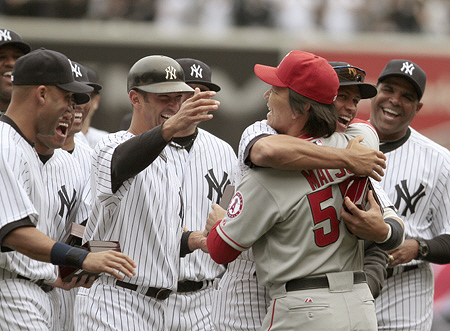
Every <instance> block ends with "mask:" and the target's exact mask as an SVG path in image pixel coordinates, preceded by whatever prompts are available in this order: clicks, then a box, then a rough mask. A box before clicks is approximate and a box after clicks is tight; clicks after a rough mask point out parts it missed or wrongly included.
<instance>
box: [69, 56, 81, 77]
mask: <svg viewBox="0 0 450 331" xmlns="http://www.w3.org/2000/svg"><path fill="white" fill-rule="evenodd" d="M69 63H70V67H71V68H72V73H73V74H74V75H75V78H78V77H83V74H82V73H81V68H80V66H79V65H78V64H76V63H73V62H72V61H70V60H69Z"/></svg>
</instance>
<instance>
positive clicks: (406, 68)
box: [400, 62, 415, 76]
mask: <svg viewBox="0 0 450 331" xmlns="http://www.w3.org/2000/svg"><path fill="white" fill-rule="evenodd" d="M414 69H415V68H414V64H413V63H409V62H403V67H402V68H401V69H400V71H403V72H405V74H408V75H411V76H412V75H413V71H414Z"/></svg>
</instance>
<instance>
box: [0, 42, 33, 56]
mask: <svg viewBox="0 0 450 331" xmlns="http://www.w3.org/2000/svg"><path fill="white" fill-rule="evenodd" d="M5 46H14V47H17V48H19V49H20V50H21V51H23V52H24V53H25V54H27V53H30V51H31V46H30V45H28V44H27V43H24V42H20V41H10V42H6V43H3V44H1V45H0V48H2V47H5Z"/></svg>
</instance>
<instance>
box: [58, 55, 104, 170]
mask: <svg viewBox="0 0 450 331" xmlns="http://www.w3.org/2000/svg"><path fill="white" fill-rule="evenodd" d="M71 66H72V72H73V75H74V77H75V80H76V81H77V82H81V83H84V84H88V85H89V86H91V87H92V88H94V91H96V90H100V89H101V88H102V87H101V85H99V84H98V83H95V82H91V81H90V80H89V77H88V71H87V68H86V67H85V66H83V65H81V64H79V63H77V62H74V61H72V62H71ZM91 93H92V92H91ZM91 93H90V94H91ZM90 108H91V100H90V99H89V102H86V103H85V104H82V105H77V106H76V107H75V115H74V121H73V124H72V129H71V130H70V131H69V133H68V135H67V138H66V142H65V143H64V146H63V149H64V150H66V151H68V152H69V153H71V154H72V155H73V156H74V157H75V158H76V159H77V160H78V161H79V162H80V164H81V165H82V166H83V170H84V178H86V179H87V178H89V175H90V173H91V154H92V148H91V147H90V146H89V142H88V141H87V139H86V137H85V136H84V134H83V133H82V132H81V128H82V127H83V123H84V120H85V118H86V116H87V114H88V113H89V111H90Z"/></svg>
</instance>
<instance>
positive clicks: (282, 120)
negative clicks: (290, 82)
mask: <svg viewBox="0 0 450 331" xmlns="http://www.w3.org/2000/svg"><path fill="white" fill-rule="evenodd" d="M264 99H266V100H267V107H268V108H269V112H268V113H267V124H268V125H270V126H271V127H272V128H273V129H275V130H276V131H277V132H278V133H284V134H288V133H289V131H290V127H291V125H292V122H293V116H294V113H293V111H292V108H291V105H290V104H289V89H288V88H287V87H277V86H272V87H271V88H270V89H268V90H267V91H266V93H264Z"/></svg>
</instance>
